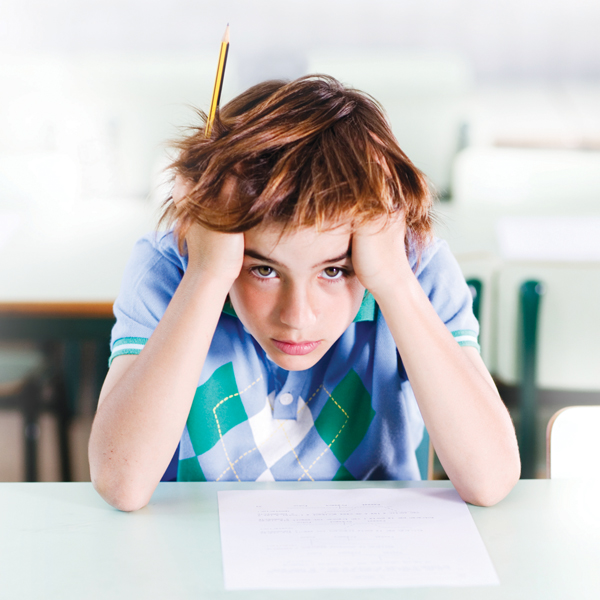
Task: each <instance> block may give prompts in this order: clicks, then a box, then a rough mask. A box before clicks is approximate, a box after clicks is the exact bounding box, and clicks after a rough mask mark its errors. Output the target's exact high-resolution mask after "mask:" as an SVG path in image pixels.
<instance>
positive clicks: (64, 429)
mask: <svg viewBox="0 0 600 600" xmlns="http://www.w3.org/2000/svg"><path fill="white" fill-rule="evenodd" d="M52 388H53V390H52V391H53V404H54V408H55V412H56V417H57V422H58V445H59V454H60V472H61V476H62V480H63V481H72V474H71V444H70V442H69V429H70V425H71V409H70V406H69V396H68V394H67V386H66V385H65V382H64V380H63V378H62V376H60V375H58V376H57V377H56V379H55V380H54V383H53V385H52Z"/></svg>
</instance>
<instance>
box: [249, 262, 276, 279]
mask: <svg viewBox="0 0 600 600" xmlns="http://www.w3.org/2000/svg"><path fill="white" fill-rule="evenodd" d="M252 271H253V272H254V274H255V275H257V276H258V277H261V278H262V279H272V278H273V277H276V275H277V273H276V272H275V271H274V269H273V268H272V267H267V266H265V265H261V266H260V267H253V269H252Z"/></svg>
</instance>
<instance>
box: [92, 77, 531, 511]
mask: <svg viewBox="0 0 600 600" xmlns="http://www.w3.org/2000/svg"><path fill="white" fill-rule="evenodd" d="M173 167H174V170H175V173H176V181H175V187H174V191H173V201H174V202H173V203H170V204H169V205H168V207H167V210H166V218H167V220H169V221H170V222H171V223H174V224H175V228H174V230H172V231H169V232H168V233H159V234H153V235H150V236H147V237H145V238H143V239H142V240H141V241H140V242H139V243H138V245H137V246H136V249H135V250H134V254H133V257H132V259H131V261H130V264H129V266H128V270H127V272H126V276H125V278H124V284H123V289H122V290H121V294H120V296H119V298H118V299H117V302H116V303H115V314H116V317H117V323H116V325H115V328H114V330H113V342H112V348H113V354H112V362H111V366H110V370H109V373H108V375H107V377H106V381H105V383H104V386H103V389H102V392H101V395H100V401H99V407H98V412H97V415H96V419H95V422H94V426H93V429H92V435H91V438H90V450H89V453H90V467H91V474H92V481H93V482H94V485H95V487H96V489H97V490H98V491H99V493H100V494H101V495H102V496H103V497H104V498H105V499H106V500H107V501H108V502H109V503H111V504H112V505H114V506H116V507H117V508H120V509H122V510H135V509H137V508H140V507H142V506H144V505H145V504H146V503H147V502H148V500H149V499H150V496H151V495H152V492H153V491H154V489H155V487H156V485H157V484H158V482H159V480H160V478H161V475H162V474H163V472H164V470H165V468H166V466H167V465H168V463H169V460H170V458H171V457H172V455H173V452H174V450H175V448H176V447H177V444H178V442H181V445H180V454H179V464H178V479H179V480H199V481H203V480H208V481H232V480H233V481H236V480H240V481H241V480H251V481H254V480H258V481H273V480H294V481H296V480H300V481H310V480H332V479H418V478H419V474H418V469H417V464H416V460H415V448H416V447H417V446H418V445H419V442H420V440H421V437H422V431H423V421H424V423H425V425H426V427H427V429H428V431H429V434H430V437H431V440H432V442H433V445H434V447H435V449H436V452H437V454H438V456H439V458H440V461H441V462H442V464H443V466H444V468H445V470H446V472H447V474H448V476H449V477H450V479H451V481H452V482H453V484H454V485H455V487H456V489H457V490H458V492H459V493H460V494H461V496H462V498H463V499H465V500H466V501H468V502H471V503H475V504H481V505H489V504H493V503H495V502H497V501H498V500H500V499H501V498H503V497H504V496H505V495H506V494H507V493H508V492H509V491H510V489H511V488H512V486H513V485H514V484H515V482H516V481H517V479H518V477H519V456H518V449H517V444H516V440H515V434H514V429H513V427H512V423H511V421H510V418H509V415H508V413H507V411H506V409H505V407H504V405H503V404H502V401H501V399H500V397H499V396H498V393H497V391H496V389H495V387H494V384H493V381H492V379H491V377H490V375H489V373H488V372H487V370H486V368H485V366H484V364H483V362H482V361H481V358H480V357H479V353H478V351H477V348H476V346H477V334H476V332H477V322H476V320H475V318H474V317H473V314H472V310H471V298H470V294H469V291H468V289H467V286H466V284H465V282H464V279H463V277H462V275H461V273H460V270H459V268H458V266H457V264H456V262H455V261H454V259H453V258H452V256H451V254H450V252H449V250H448V249H447V246H446V245H445V244H444V243H443V242H441V241H439V240H431V239H430V230H431V217H430V208H431V199H430V194H429V192H428V189H427V184H426V181H425V179H424V177H423V175H422V174H421V173H420V172H419V171H418V170H417V169H416V168H415V167H414V165H412V163H411V162H410V161H409V160H408V158H407V157H406V156H405V155H404V153H403V152H402V151H401V150H400V148H399V147H398V144H397V142H396V140H395V138H394V137H393V134H392V133H391V130H390V128H389V126H388V124H387V122H386V120H385V117H384V115H383V113H382V111H381V109H380V107H379V106H378V105H377V104H376V103H375V102H374V101H373V100H372V99H371V98H370V97H368V96H367V95H365V94H362V93H360V92H358V91H356V90H350V89H347V88H344V87H343V86H342V85H341V84H340V83H338V82H337V81H336V80H334V79H332V78H329V77H324V76H319V77H305V78H301V79H299V80H297V81H294V82H291V83H287V84H286V83H283V82H267V83H264V84H261V85H258V86H255V87H253V88H251V89H250V90H248V91H247V92H245V93H244V94H242V95H241V96H239V97H238V98H236V99H235V100H233V101H232V102H230V103H229V104H228V105H227V106H226V107H224V108H223V110H222V111H221V114H220V116H219V117H218V118H217V120H216V121H215V124H214V126H213V129H212V133H211V136H210V138H208V139H207V138H205V135H204V128H198V130H197V132H196V133H195V134H193V135H191V136H189V137H188V138H186V139H185V140H183V141H182V142H181V144H180V155H179V159H178V160H177V161H176V162H175V164H174V166H173ZM421 415H422V416H421ZM182 431H183V435H182Z"/></svg>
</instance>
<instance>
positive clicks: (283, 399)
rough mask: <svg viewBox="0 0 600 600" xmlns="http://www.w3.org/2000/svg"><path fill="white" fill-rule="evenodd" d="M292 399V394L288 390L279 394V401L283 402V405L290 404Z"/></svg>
mask: <svg viewBox="0 0 600 600" xmlns="http://www.w3.org/2000/svg"><path fill="white" fill-rule="evenodd" d="M293 401H294V396H292V395H291V394H290V393H289V392H286V393H285V394H281V396H279V402H281V404H283V405H284V406H287V405H288V404H291V403H292V402H293Z"/></svg>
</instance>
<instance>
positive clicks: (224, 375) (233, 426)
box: [178, 363, 375, 481]
mask: <svg viewBox="0 0 600 600" xmlns="http://www.w3.org/2000/svg"><path fill="white" fill-rule="evenodd" d="M262 379H263V378H262V376H261V377H258V378H257V380H256V381H254V382H252V383H250V384H249V386H248V387H247V388H245V389H242V390H240V389H239V388H238V386H237V383H236V380H235V374H234V371H233V364H232V363H227V364H225V365H223V366H222V367H220V368H218V369H217V370H216V371H215V372H214V373H213V375H212V377H211V378H210V379H209V380H208V381H207V382H206V383H204V384H203V385H202V386H200V387H198V389H197V391H196V395H195V398H194V402H193V405H192V409H191V411H190V415H189V417H188V422H187V426H186V430H185V432H184V435H183V438H182V445H181V450H180V460H179V472H178V479H179V480H183V481H206V480H209V481H236V480H237V481H274V480H279V481H280V480H282V479H286V480H298V481H302V480H305V481H308V480H310V481H314V480H315V479H318V480H323V479H326V480H331V479H334V480H335V479H353V477H352V475H351V474H350V472H349V471H348V469H347V468H346V467H345V466H344V463H345V462H346V460H347V459H348V458H349V457H350V455H351V454H352V453H353V452H354V451H355V450H356V448H357V446H358V445H359V444H360V442H361V441H362V440H363V438H364V436H365V433H366V431H367V429H368V428H369V425H370V424H371V421H372V420H373V417H374V415H375V411H374V410H373V407H372V405H371V396H370V395H369V393H368V392H367V390H366V389H365V387H364V385H363V384H362V382H361V380H360V378H359V377H358V375H357V374H356V372H354V371H353V370H351V371H350V372H349V373H348V374H347V375H346V376H345V377H344V379H343V380H342V381H341V382H340V383H339V385H338V386H337V387H336V388H335V389H334V390H332V391H331V392H330V391H329V390H327V389H326V388H325V386H324V385H320V386H318V387H317V389H315V390H314V392H313V393H312V394H311V395H310V396H309V397H308V398H307V399H306V400H305V399H304V398H302V397H298V399H297V402H296V403H295V414H294V415H290V416H293V417H294V418H286V419H277V418H275V416H274V413H275V408H274V405H273V403H274V402H275V393H274V392H271V393H269V394H265V396H264V406H263V408H262V410H260V411H258V412H257V413H256V414H254V415H252V416H251V417H249V416H248V414H247V412H246V409H245V407H244V402H243V399H244V393H245V392H246V391H247V390H248V389H249V388H250V387H253V386H256V385H258V386H261V384H263V383H264V382H263V381H262ZM261 387H262V386H261ZM323 399H324V400H325V401H324V403H323V402H322V400H323ZM286 400H287V399H286ZM192 440H194V441H192Z"/></svg>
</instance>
